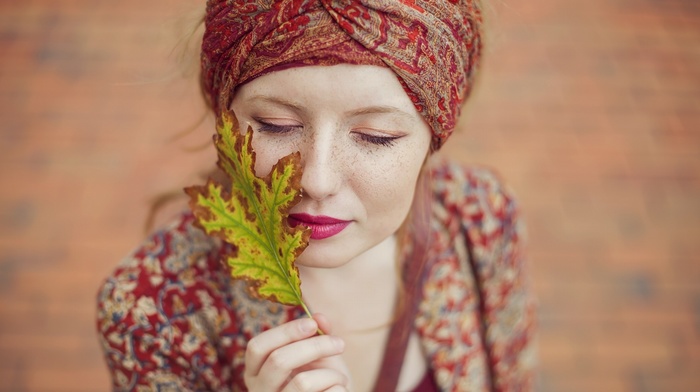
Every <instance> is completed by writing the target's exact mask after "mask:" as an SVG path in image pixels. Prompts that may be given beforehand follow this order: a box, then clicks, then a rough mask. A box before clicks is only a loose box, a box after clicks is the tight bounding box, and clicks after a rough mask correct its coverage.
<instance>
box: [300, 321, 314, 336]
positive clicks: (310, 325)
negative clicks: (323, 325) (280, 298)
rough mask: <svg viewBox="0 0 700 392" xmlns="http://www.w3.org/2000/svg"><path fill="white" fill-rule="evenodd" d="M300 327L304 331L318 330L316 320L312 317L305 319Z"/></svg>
mask: <svg viewBox="0 0 700 392" xmlns="http://www.w3.org/2000/svg"><path fill="white" fill-rule="evenodd" d="M299 329H301V332H303V333H311V332H313V331H315V330H316V322H315V321H314V320H311V319H304V320H302V321H301V323H300V324H299Z"/></svg>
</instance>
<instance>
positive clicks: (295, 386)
mask: <svg viewBox="0 0 700 392" xmlns="http://www.w3.org/2000/svg"><path fill="white" fill-rule="evenodd" d="M347 383H348V380H347V377H345V375H344V374H343V373H341V372H339V371H337V370H332V369H313V370H309V371H306V372H301V373H298V374H297V375H295V376H294V377H293V378H292V379H291V380H290V381H289V383H287V385H286V386H285V387H284V389H282V391H283V392H308V391H326V390H336V391H345V390H346V389H345V386H346V385H347ZM338 388H340V389H338Z"/></svg>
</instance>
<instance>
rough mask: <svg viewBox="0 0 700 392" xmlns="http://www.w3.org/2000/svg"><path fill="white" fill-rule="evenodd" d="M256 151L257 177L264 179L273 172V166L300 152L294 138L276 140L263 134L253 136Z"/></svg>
mask: <svg viewBox="0 0 700 392" xmlns="http://www.w3.org/2000/svg"><path fill="white" fill-rule="evenodd" d="M253 151H255V175H257V176H258V177H264V176H266V175H268V174H270V172H271V171H272V166H274V165H275V163H277V161H279V160H280V159H282V158H283V157H285V156H287V155H289V154H291V153H293V152H295V151H299V146H298V143H297V142H295V140H293V138H286V139H276V138H270V137H266V136H265V135H263V134H260V133H255V134H254V135H253Z"/></svg>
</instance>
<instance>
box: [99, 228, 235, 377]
mask: <svg viewBox="0 0 700 392" xmlns="http://www.w3.org/2000/svg"><path fill="white" fill-rule="evenodd" d="M197 246H198V245H197V241H196V239H195V240H193V239H192V238H189V237H187V236H184V235H183V233H182V232H178V230H177V229H175V230H172V231H170V232H164V233H160V234H158V235H156V236H154V237H152V238H151V239H150V240H148V241H147V242H146V244H144V245H143V246H142V247H141V248H140V249H139V250H137V251H136V252H135V253H134V254H133V255H132V256H130V257H128V258H127V259H125V260H124V261H123V262H122V263H121V264H120V265H119V267H118V268H117V269H116V270H115V272H114V273H113V274H112V275H111V276H110V277H109V278H108V279H107V280H106V281H105V282H104V284H103V286H102V287H101V289H100V291H99V293H98V297H97V330H98V335H99V340H100V343H101V346H102V350H103V352H104V355H105V359H106V362H107V365H108V368H109V371H110V373H111V377H112V388H113V390H114V391H154V390H177V391H191V390H209V391H224V390H230V372H231V369H230V368H227V365H226V364H225V363H222V361H221V360H220V358H219V356H220V353H218V352H217V341H218V340H219V338H218V337H217V335H218V334H219V332H220V331H218V330H219V329H221V328H222V327H226V326H227V325H230V321H231V320H230V317H228V315H227V313H226V312H224V311H222V309H221V307H220V306H218V305H217V303H219V302H220V298H218V297H217V288H216V287H213V286H212V284H211V281H212V280H211V279H210V278H208V277H206V276H204V271H206V270H207V267H206V266H207V260H206V257H207V252H206V249H198V248H197Z"/></svg>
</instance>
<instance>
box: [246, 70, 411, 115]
mask: <svg viewBox="0 0 700 392" xmlns="http://www.w3.org/2000/svg"><path fill="white" fill-rule="evenodd" d="M254 97H268V98H273V99H278V100H283V101H286V102H289V103H291V104H294V105H300V106H304V107H308V106H316V105H322V106H327V107H330V108H339V109H343V110H352V109H357V108H361V107H372V106H377V107H382V106H383V107H395V108H399V109H401V110H402V111H404V112H406V113H407V114H410V115H411V116H417V117H420V114H419V113H418V112H417V110H416V109H415V107H414V106H413V103H412V102H411V99H410V98H409V97H408V95H407V94H406V92H405V91H404V89H403V87H402V85H401V83H400V82H399V79H398V78H397V77H396V75H395V74H394V73H393V72H392V71H391V70H390V69H388V68H384V67H378V66H373V65H352V64H339V65H332V66H304V67H296V68H289V69H284V70H280V71H275V72H271V73H269V74H266V75H262V76H260V77H258V78H256V79H253V80H252V81H249V82H247V83H245V84H244V85H242V86H239V87H238V89H237V91H236V93H235V95H234V101H237V100H238V101H240V100H249V99H252V98H254Z"/></svg>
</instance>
